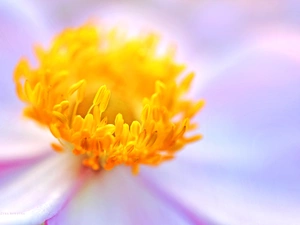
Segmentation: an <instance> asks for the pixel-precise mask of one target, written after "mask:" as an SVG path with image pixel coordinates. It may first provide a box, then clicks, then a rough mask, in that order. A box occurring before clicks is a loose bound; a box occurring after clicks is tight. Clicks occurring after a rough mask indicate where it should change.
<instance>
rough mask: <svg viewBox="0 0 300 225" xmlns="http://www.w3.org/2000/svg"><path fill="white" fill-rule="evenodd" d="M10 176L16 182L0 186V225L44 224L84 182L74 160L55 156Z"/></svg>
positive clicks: (84, 178)
mask: <svg viewBox="0 0 300 225" xmlns="http://www.w3.org/2000/svg"><path fill="white" fill-rule="evenodd" d="M10 174H11V175H12V176H14V178H15V179H6V180H5V181H2V182H1V186H0V192H1V195H0V221H1V223H2V224H41V223H43V222H44V221H45V220H46V219H48V218H50V217H52V216H53V215H54V214H56V213H57V212H58V210H60V208H61V207H62V206H63V204H64V203H65V202H66V201H67V200H68V199H69V198H70V197H71V196H73V195H74V192H76V191H77V190H78V189H79V188H80V186H81V185H82V184H83V183H84V182H85V180H86V178H87V174H86V173H85V172H84V170H82V166H81V163H80V162H79V161H78V160H74V158H73V156H71V158H70V155H69V154H61V155H60V154H54V153H53V155H52V156H51V157H48V158H47V159H44V160H40V161H39V162H35V163H33V165H31V166H27V167H23V168H22V171H16V170H14V171H10Z"/></svg>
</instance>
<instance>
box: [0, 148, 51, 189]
mask: <svg viewBox="0 0 300 225" xmlns="http://www.w3.org/2000/svg"><path fill="white" fill-rule="evenodd" d="M50 155H51V152H44V153H42V154H39V155H35V156H31V157H27V158H20V159H12V160H0V185H1V184H3V183H6V182H9V181H10V180H11V179H15V178H16V177H18V176H21V175H22V174H23V173H24V171H26V170H27V169H29V168H30V167H31V166H33V165H35V164H37V163H39V162H41V161H43V160H45V159H46V158H47V157H49V156H50Z"/></svg>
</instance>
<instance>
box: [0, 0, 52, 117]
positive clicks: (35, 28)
mask: <svg viewBox="0 0 300 225" xmlns="http://www.w3.org/2000/svg"><path fill="white" fill-rule="evenodd" d="M43 28H44V26H43V23H42V19H41V18H40V16H39V15H38V13H37V12H36V11H35V9H34V8H33V7H30V5H29V4H27V3H25V2H23V1H18V2H14V1H9V0H3V1H1V2H0V51H1V54H0V70H1V79H0V88H1V92H0V104H1V105H0V106H1V113H2V111H8V110H9V111H11V109H12V110H15V109H18V110H19V109H20V101H19V100H17V97H16V93H15V86H14V84H13V71H14V68H15V66H16V64H17V62H18V61H19V59H20V58H21V57H22V56H28V57H31V58H32V55H33V54H32V53H33V50H32V47H33V44H35V43H36V42H37V41H39V42H43V41H44V37H45V36H46V31H45V30H44V29H43Z"/></svg>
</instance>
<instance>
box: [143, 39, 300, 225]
mask: <svg viewBox="0 0 300 225" xmlns="http://www.w3.org/2000/svg"><path fill="white" fill-rule="evenodd" d="M281 37H282V36H281ZM284 37H285V42H284V41H283V40H278V37H276V39H277V41H276V42H275V43H277V45H276V44H274V45H269V43H268V44H267V45H264V44H262V43H261V42H259V43H260V44H257V43H258V42H257V39H256V40H255V43H256V44H254V45H253V43H249V46H254V47H255V48H253V49H251V50H249V49H248V50H247V51H243V50H242V51H241V52H246V53H247V54H244V53H243V54H238V57H235V58H234V60H229V61H228V62H230V63H228V64H226V66H224V64H223V67H222V70H220V71H222V74H221V75H220V76H216V79H215V80H214V81H211V83H209V85H208V86H207V88H206V89H205V90H204V91H202V92H201V93H200V94H201V96H203V97H204V98H205V99H206V101H207V105H206V108H205V109H204V111H203V112H202V113H200V116H199V117H198V119H199V122H200V129H199V130H200V131H201V133H203V134H204V139H203V140H202V141H200V142H199V143H197V144H194V145H191V146H188V147H186V150H185V151H183V152H182V153H179V154H178V158H177V159H175V160H174V162H171V163H170V164H166V165H163V166H162V167H159V168H158V169H152V170H151V171H150V169H148V168H145V172H146V173H147V174H148V176H150V178H152V179H153V181H155V182H157V183H158V184H159V185H161V186H162V187H164V188H166V189H168V190H169V191H170V192H171V193H172V194H174V195H176V196H178V197H179V198H180V199H181V200H182V201H184V202H185V203H186V204H190V205H191V206H192V207H193V209H194V210H197V211H198V212H199V213H203V214H205V215H207V216H208V217H209V218H210V219H212V220H213V221H215V222H217V223H220V224H224V225H227V224H228V225H239V224H247V225H248V224H249V225H252V224H263V225H282V224H298V223H299V222H300V215H299V213H298V212H299V210H300V194H299V190H298V187H299V186H300V173H299V172H298V171H299V159H300V151H299V149H300V116H299V115H300V89H299V86H300V73H299V71H300V65H299V59H298V57H296V55H297V54H295V52H292V53H291V52H290V50H291V49H292V46H290V47H289V45H290V44H294V45H295V46H294V48H293V50H294V51H297V49H298V47H297V46H298V45H300V38H298V41H296V40H297V39H296V38H295V34H293V35H285V36H284ZM288 37H291V38H288ZM299 37H300V36H299ZM279 39H280V38H279ZM269 41H270V42H271V43H274V41H272V38H270V39H269ZM278 43H285V44H278ZM262 46H265V47H264V48H263V47H262ZM298 55H300V51H298ZM216 66H218V64H217V63H216Z"/></svg>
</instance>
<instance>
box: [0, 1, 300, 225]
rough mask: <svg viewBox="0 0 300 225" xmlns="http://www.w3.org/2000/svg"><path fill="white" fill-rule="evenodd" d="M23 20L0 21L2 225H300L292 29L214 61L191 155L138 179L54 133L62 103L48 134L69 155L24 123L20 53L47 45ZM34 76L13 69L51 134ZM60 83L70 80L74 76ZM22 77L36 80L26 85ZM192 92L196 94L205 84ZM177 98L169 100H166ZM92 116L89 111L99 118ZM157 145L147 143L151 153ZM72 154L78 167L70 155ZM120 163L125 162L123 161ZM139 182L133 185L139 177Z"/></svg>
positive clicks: (5, 13) (18, 13)
mask: <svg viewBox="0 0 300 225" xmlns="http://www.w3.org/2000/svg"><path fill="white" fill-rule="evenodd" d="M2 4H3V3H2ZM28 10H29V12H30V13H25V12H27V11H26V9H25V11H24V8H23V7H22V6H21V7H20V8H15V7H14V6H11V5H9V4H6V5H1V14H0V15H1V20H0V21H1V23H2V21H4V22H3V24H1V29H3V32H2V33H3V35H1V52H2V54H1V59H2V58H3V60H2V62H5V63H3V64H1V68H2V72H3V73H5V74H4V76H3V79H2V80H1V88H2V92H1V94H2V95H1V106H2V113H1V123H0V124H1V142H0V144H1V149H0V153H1V161H0V165H1V173H0V177H1V180H0V190H1V195H0V222H1V223H2V224H41V223H43V222H45V221H46V224H228V225H235V224H236V225H238V224H249V225H250V224H251V225H253V224H263V225H269V224H270V225H271V224H272V225H273V224H275V225H276V224H278V225H282V224H291V225H294V224H295V225H296V224H298V223H299V221H300V218H299V213H298V212H299V208H300V205H299V202H300V201H299V200H300V199H299V198H300V196H299V190H298V189H299V173H297V172H295V171H297V170H298V169H299V166H298V161H299V154H298V151H299V147H300V144H299V140H300V138H299V137H300V129H299V124H300V123H299V122H300V121H299V111H300V107H299V105H300V104H299V99H300V91H299V84H300V76H299V74H298V71H299V68H298V67H299V56H298V55H299V54H298V53H300V49H299V48H298V47H297V46H299V40H300V34H299V33H298V32H297V31H295V29H291V30H287V29H282V28H281V27H278V26H276V27H268V28H269V29H268V32H267V33H265V29H261V30H259V31H258V30H255V32H253V33H252V34H253V35H252V36H251V35H248V36H249V37H248V39H247V40H245V42H246V43H245V44H243V45H241V46H239V48H238V49H236V50H235V51H232V53H229V54H228V55H227V56H226V57H225V58H222V59H221V60H220V59H219V60H218V62H216V61H212V62H211V65H213V68H214V70H211V71H212V72H211V74H210V75H211V76H212V77H214V78H213V79H211V80H209V81H208V82H206V84H205V85H203V87H202V86H201V90H200V88H196V89H197V90H198V92H197V95H196V97H199V96H201V97H203V98H204V99H205V101H206V103H207V105H206V107H205V109H204V110H203V111H201V112H200V114H199V115H200V116H197V117H195V119H194V120H193V121H195V122H197V123H199V124H201V133H203V134H204V137H205V138H204V139H203V140H201V141H199V142H195V143H194V144H190V145H186V146H185V147H184V149H183V150H182V151H180V152H179V154H176V156H175V159H172V160H171V161H170V162H168V163H162V164H161V165H159V166H158V167H154V168H150V167H147V166H145V167H141V168H140V170H139V171H138V167H137V166H136V165H135V163H134V162H135V161H134V160H133V161H130V160H129V162H125V164H126V163H127V164H128V165H129V166H132V169H133V170H130V169H129V170H128V168H127V167H122V166H120V165H117V164H118V162H120V158H119V160H116V159H115V158H114V160H110V161H109V160H106V158H105V160H103V161H101V160H100V161H95V157H93V156H94V155H92V154H89V153H88V152H83V151H84V149H80V148H78V147H77V148H74V146H76V145H79V143H76V142H74V143H72V142H71V141H70V140H68V135H67V134H66V133H68V132H67V131H65V130H64V126H57V124H63V123H64V122H65V118H64V111H63V109H64V107H65V106H66V105H67V103H61V102H60V104H59V105H57V106H55V109H56V111H57V110H58V111H57V112H58V113H60V114H58V113H55V112H54V113H53V112H52V114H51V121H52V119H53V118H54V119H55V123H54V125H51V123H49V127H51V128H50V129H51V131H52V133H53V135H54V136H55V137H58V139H59V140H60V141H61V142H62V143H61V146H63V147H64V148H61V147H60V146H59V145H57V144H58V143H57V142H56V139H55V138H53V137H52V136H51V135H48V133H47V132H45V131H44V130H43V129H40V128H39V127H38V126H37V125H36V124H33V123H30V122H28V121H22V120H20V116H19V114H20V113H19V112H20V111H21V109H20V105H19V104H17V103H16V101H15V99H14V95H13V92H14V87H13V85H12V84H11V81H10V77H11V76H12V74H13V70H14V67H15V65H16V63H17V60H18V59H19V57H20V54H22V55H24V52H27V51H29V48H30V47H31V46H29V45H30V44H31V42H32V41H35V42H36V41H38V39H39V38H41V39H43V38H45V37H44V35H45V36H47V34H41V33H32V30H33V29H34V30H41V29H45V28H43V27H42V26H41V25H40V23H36V22H35V21H37V19H36V18H39V22H41V21H40V20H42V17H39V15H37V17H35V16H34V14H33V12H34V11H32V9H31V8H30V9H28ZM24 13H25V15H24ZM2 17H3V18H2ZM7 25H9V26H7ZM12 28H13V29H12ZM18 32H19V33H18ZM67 33H68V32H67ZM4 34H5V35H4ZM254 34H255V35H254ZM266 34H267V35H266ZM70 36H72V35H70ZM65 37H69V36H68V35H65ZM83 37H86V36H85V35H83ZM88 37H93V35H91V36H90V35H88ZM46 38H47V37H46ZM59 40H61V39H57V41H59ZM67 40H69V39H67ZM65 43H66V44H70V43H71V42H70V41H67V42H65ZM134 43H136V42H134ZM27 44H28V46H27ZM75 47H76V46H75ZM37 52H38V53H39V54H38V56H39V59H38V60H41V59H47V56H49V55H51V56H53V55H52V53H51V51H50V52H47V51H45V50H42V49H41V48H37ZM62 52H63V53H64V51H62ZM67 52H68V51H67ZM92 52H93V51H92ZM113 56H114V55H113ZM30 57H31V56H30ZM51 59H53V58H52V57H51ZM31 60H33V64H34V63H36V64H35V66H36V65H38V63H37V62H36V61H34V60H36V59H34V58H32V57H31ZM54 62H55V63H54ZM54 62H53V61H51V60H46V61H45V62H44V61H43V63H44V64H42V65H48V66H49V65H53V64H54V65H57V64H56V63H57V62H60V63H63V62H64V61H63V60H60V59H55V60H54ZM74 63H75V62H74ZM63 65H65V66H66V65H68V64H63ZM32 68H35V67H34V66H32V67H29V66H28V64H26V62H25V61H24V60H23V61H21V63H20V64H19V66H18V67H17V70H16V76H15V82H16V83H17V90H18V95H19V96H20V98H21V99H22V100H23V101H25V102H26V104H27V107H28V106H29V107H28V109H27V110H26V111H25V114H26V115H27V116H29V117H32V118H33V119H34V120H36V121H38V122H39V123H41V124H45V123H46V122H49V120H48V116H49V115H47V114H45V113H42V114H38V116H37V114H35V113H36V112H33V111H32V105H35V103H36V101H37V99H38V98H37V97H38V96H39V95H35V94H33V93H38V92H43V91H45V89H47V87H44V86H43V87H40V88H35V87H33V85H32V83H28V82H36V80H37V79H39V76H37V73H38V72H41V71H37V70H35V69H32ZM117 69H118V67H117ZM163 69H165V68H163ZM43 71H44V70H43ZM44 72H45V73H49V72H50V71H47V70H45V71H44ZM63 74H65V75H64V76H66V74H67V73H63ZM63 74H60V78H61V79H62V80H63V79H65V78H64V77H63ZM90 75H92V74H90ZM198 75H199V76H201V74H198ZM198 75H196V76H198ZM22 76H25V77H26V78H28V77H29V78H32V79H33V80H30V79H27V80H28V81H24V82H23V81H21V82H19V81H20V78H22ZM196 78H197V77H196ZM137 79H138V78H137ZM25 80H26V79H25ZM187 80H189V79H187ZM196 81H197V79H196ZM37 83H38V82H37ZM186 83H189V82H186ZM74 84H75V85H74V86H72V85H70V87H72V88H70V87H69V89H67V87H65V86H63V87H62V89H63V88H65V89H66V93H67V92H68V91H69V92H72V90H73V89H76V88H77V89H76V91H74V93H75V92H77V93H78V90H80V88H82V87H83V86H84V85H85V84H84V81H80V80H79V82H74ZM193 85H194V86H196V87H199V86H200V85H199V84H198V83H194V84H193ZM145 86H146V85H145ZM161 86H163V84H160V83H159V84H158V88H157V89H158V90H160V89H162V87H161ZM100 87H101V86H100ZM173 87H174V85H173ZM176 87H177V86H176ZM180 87H182V86H180ZM48 88H49V87H48ZM70 89H71V91H70ZM91 89H92V88H91ZM146 89H147V87H145V90H143V89H142V90H141V91H147V90H146ZM98 90H99V96H102V97H103V98H104V99H105V96H106V95H105V94H103V93H109V92H107V91H108V89H106V87H105V86H102V89H101V88H100V89H96V91H94V92H95V93H97V91H98ZM56 92H58V91H57V90H56ZM172 94H173V93H172ZM107 95H108V94H107ZM175 96H176V93H175V92H174V95H172V96H170V98H172V97H175ZM60 97H61V96H59V95H58V96H56V97H55V99H56V98H58V99H59V98H60ZM119 97H120V98H121V97H124V96H119ZM103 98H102V100H103ZM52 100H53V99H52ZM176 100H178V99H176ZM70 101H71V102H72V101H73V102H75V103H76V96H75V98H72V96H71V98H70ZM90 101H91V103H92V104H90V106H91V105H93V101H95V102H94V103H97V102H98V101H97V98H96V100H94V98H93V97H91V99H90ZM149 101H151V99H149V100H148V103H149ZM101 102H103V101H101ZM146 103H147V100H146ZM69 104H70V102H69ZM75 105H76V104H75ZM97 105H98V104H94V106H93V108H94V107H95V106H97ZM104 105H105V104H104ZM191 105H194V104H189V102H187V103H186V106H187V107H186V108H184V109H182V110H187V109H188V108H189V107H190V106H191ZM199 105H200V106H201V104H200V103H199ZM199 105H198V107H199ZM83 108H84V107H83ZM93 108H92V109H91V110H90V108H85V109H86V111H90V112H93V110H94V109H93ZM96 108H97V107H96ZM99 108H101V107H100V105H99ZM38 109H39V110H38V112H39V113H41V112H43V110H45V111H47V107H44V108H38ZM82 110H83V109H82ZM96 110H97V109H96ZM140 111H142V109H141V110H140ZM192 111H195V110H192ZM112 113H113V112H112ZM115 114H116V115H118V114H117V113H115ZM126 115H130V113H129V114H126ZM116 117H117V118H119V119H118V120H116V121H112V122H110V123H113V122H116V124H115V125H116V126H115V128H114V129H115V130H116V127H118V126H117V124H118V122H117V121H119V122H120V121H122V120H121V119H120V116H119V117H118V116H116ZM74 118H75V117H74ZM176 119H180V117H179V118H176ZM88 120H89V119H88ZM177 121H178V120H177ZM179 121H181V120H179ZM199 121H200V122H199ZM100 122H101V121H100ZM47 125H48V124H47ZM86 125H89V123H87V122H86ZM137 126H138V125H137ZM125 127H126V125H125ZM178 127H180V128H179V130H178V131H179V132H178V133H177V134H180V133H181V131H182V128H183V127H185V126H183V125H182V124H180V125H179V126H178ZM110 128H111V127H108V128H107V129H108V130H106V131H109V129H110ZM125 129H126V128H125ZM180 129H181V130H180ZM184 129H185V128H184ZM115 130H114V132H116V131H115ZM101 132H103V131H101ZM80 135H82V134H81V133H80ZM61 137H63V138H61ZM152 137H153V136H150V137H149V140H152V141H149V142H148V141H147V143H148V144H149V143H150V144H155V143H156V140H155V141H153V139H155V138H154V137H153V138H152ZM75 140H76V139H75ZM176 140H177V138H176ZM192 140H194V138H192ZM105 141H113V140H105ZM182 141H184V139H182V140H181V142H182ZM152 142H154V143H152ZM50 143H54V144H53V148H54V149H56V150H57V151H61V150H62V151H63V152H61V153H57V152H54V151H53V150H52V149H51V148H50V147H49V145H50ZM80 144H81V143H80ZM80 146H81V147H84V146H86V144H84V145H80ZM151 146H152V145H151ZM177 147H181V146H176V149H177ZM74 149H76V151H75V153H76V154H78V155H81V156H83V157H80V156H79V157H78V156H77V157H75V156H73V153H72V151H73V150H74ZM129 152H130V151H129ZM169 153H170V152H167V153H164V154H162V155H161V156H160V157H159V158H160V159H162V158H164V157H165V156H168V155H170V154H169ZM148 159H149V158H148V157H146V158H144V161H143V162H145V163H146V164H156V163H159V162H158V161H155V160H157V159H156V158H155V160H154V159H153V158H152V159H151V160H150V162H149V161H147V160H148ZM121 160H125V161H126V160H128V159H126V157H125V159H124V157H121ZM122 163H123V161H122ZM82 164H84V165H82ZM113 166H115V167H114V168H111V167H113ZM98 167H99V168H98ZM101 168H103V169H101ZM110 169H111V170H110ZM106 170H110V171H106ZM132 171H133V172H135V173H138V175H136V176H134V175H132Z"/></svg>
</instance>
